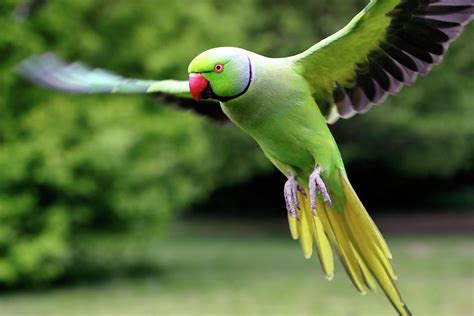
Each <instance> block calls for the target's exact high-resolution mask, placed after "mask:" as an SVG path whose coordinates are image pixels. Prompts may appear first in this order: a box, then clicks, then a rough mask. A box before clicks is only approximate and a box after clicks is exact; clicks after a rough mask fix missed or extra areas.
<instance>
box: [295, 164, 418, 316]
mask: <svg viewBox="0 0 474 316" xmlns="http://www.w3.org/2000/svg"><path fill="white" fill-rule="evenodd" d="M339 177H340V181H341V183H342V187H343V189H344V195H345V202H344V211H343V212H336V211H334V210H333V209H331V208H330V207H328V206H327V205H325V204H324V203H323V201H322V199H321V198H319V199H318V203H317V206H316V214H313V213H312V212H311V209H310V206H309V197H308V195H307V194H306V195H305V194H302V193H298V199H299V201H300V206H301V207H300V210H298V217H299V220H297V219H296V218H295V217H290V216H289V217H288V222H289V226H290V232H291V236H292V237H293V239H299V241H300V244H301V247H302V249H303V254H304V256H305V257H306V258H310V257H311V255H312V252H313V242H314V244H315V246H316V249H317V251H318V255H319V261H320V262H321V267H322V269H323V271H324V273H325V275H326V278H327V279H329V280H330V279H332V278H333V276H334V262H333V255H332V249H331V244H332V245H333V247H334V248H335V249H336V252H337V254H338V255H339V258H340V260H341V262H342V264H343V266H344V268H345V270H346V272H347V274H348V276H349V278H350V279H351V280H352V283H353V284H354V286H355V287H356V288H357V290H358V291H359V292H360V293H361V294H362V295H365V294H366V293H367V289H370V290H376V289H377V284H376V283H378V284H379V286H380V287H381V288H382V290H383V291H384V292H385V294H386V296H387V297H388V299H389V300H390V302H391V303H392V305H393V306H394V307H395V309H396V310H397V311H398V313H399V314H400V315H402V316H409V315H412V314H411V312H410V310H409V309H408V307H407V306H406V305H405V303H404V302H403V300H402V298H401V296H400V293H399V292H398V289H397V287H396V286H395V283H394V281H395V280H396V279H397V276H396V275H395V272H394V270H393V267H392V265H391V263H390V259H391V258H392V255H391V253H390V250H389V249H388V246H387V244H386V243H385V240H384V239H383V237H382V235H381V234H380V232H379V230H378V229H377V227H376V226H375V224H374V222H373V221H372V219H371V218H370V216H369V214H368V213H367V211H366V210H365V208H364V206H363V205H362V203H361V202H360V200H359V198H358V197H357V195H356V193H355V191H354V189H353V188H352V186H351V184H350V183H349V180H348V179H347V178H346V176H345V175H344V174H343V173H342V172H341V173H340V174H339Z"/></svg>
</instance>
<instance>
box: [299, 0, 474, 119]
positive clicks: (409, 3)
mask: <svg viewBox="0 0 474 316" xmlns="http://www.w3.org/2000/svg"><path fill="white" fill-rule="evenodd" d="M473 7H474V0H371V1H370V3H369V4H368V5H367V7H366V8H365V9H364V10H363V11H362V12H360V13H359V14H358V15H357V16H356V17H355V18H354V19H353V20H352V21H351V22H350V23H349V24H348V25H347V26H346V27H344V28H343V29H341V30H340V31H339V32H337V33H335V34H334V35H332V36H330V37H328V38H326V39H324V40H322V41H321V42H319V43H317V44H316V45H314V46H313V47H311V48H310V49H308V50H307V51H305V52H303V53H301V54H299V55H296V56H293V57H290V58H292V59H293V60H294V62H295V63H296V64H297V66H298V67H299V70H300V71H301V73H302V74H303V75H304V76H305V78H306V79H307V80H308V82H309V83H310V85H311V87H312V92H313V97H314V99H315V101H316V102H317V104H318V106H319V108H320V109H321V112H322V113H323V115H324V116H325V117H326V120H327V121H328V122H329V123H334V122H335V121H336V120H337V119H338V118H339V117H342V118H350V117H352V116H353V115H355V114H356V113H365V112H367V111H368V110H369V109H370V107H371V105H373V104H378V103H381V102H383V101H384V100H385V98H386V97H387V96H388V95H393V94H396V93H398V92H399V91H400V89H401V88H402V86H403V85H411V84H413V83H414V82H415V80H416V77H417V75H418V74H421V75H425V74H427V73H428V72H429V71H430V70H431V67H432V66H433V65H434V64H437V63H440V62H441V60H442V58H443V55H444V53H445V52H446V50H447V48H448V46H449V44H450V43H451V42H452V41H453V40H455V39H456V38H457V37H458V36H459V35H460V34H461V32H462V30H463V28H464V26H465V25H466V24H467V23H468V22H469V21H470V20H472V18H473V13H474V9H473Z"/></svg>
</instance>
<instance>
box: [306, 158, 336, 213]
mask: <svg viewBox="0 0 474 316" xmlns="http://www.w3.org/2000/svg"><path fill="white" fill-rule="evenodd" d="M308 188H309V204H310V206H311V211H312V212H313V214H315V212H316V193H317V192H319V193H321V195H322V196H323V200H324V202H326V204H327V205H328V206H331V205H332V202H331V197H330V196H329V192H328V190H327V188H326V185H325V184H324V181H323V179H322V178H321V167H320V166H316V168H314V171H313V173H312V174H311V175H310V176H309V185H308Z"/></svg>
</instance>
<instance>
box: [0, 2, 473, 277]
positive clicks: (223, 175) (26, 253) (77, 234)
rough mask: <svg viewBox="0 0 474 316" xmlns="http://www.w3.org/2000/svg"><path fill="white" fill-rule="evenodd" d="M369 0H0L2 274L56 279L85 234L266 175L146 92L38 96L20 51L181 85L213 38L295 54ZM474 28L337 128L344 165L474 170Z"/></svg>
mask: <svg viewBox="0 0 474 316" xmlns="http://www.w3.org/2000/svg"><path fill="white" fill-rule="evenodd" d="M28 4H31V5H30V6H28ZM362 4H363V3H362V1H356V0H354V1H343V0H337V1H326V0H319V1H315V0H299V1H291V2H288V1H283V0H281V1H269V0H244V1H234V2H229V1H219V0H208V1H199V2H197V1H191V0H186V1H185V0H183V1H171V2H170V1H146V0H141V1H134V2H133V3H131V2H128V1H106V0H103V1H94V0H71V1H52V0H50V1H47V0H32V1H20V0H6V1H5V0H4V1H2V2H1V3H0V28H1V30H2V31H1V36H0V283H1V284H3V285H4V286H15V285H31V284H42V283H45V282H49V281H51V280H55V279H57V278H59V277H61V276H63V275H65V274H66V273H67V272H68V271H70V270H71V268H72V267H74V265H75V264H76V263H77V262H82V261H83V260H82V261H81V260H80V259H81V258H83V257H84V256H85V257H87V255H86V253H87V243H85V242H84V240H89V237H90V236H92V235H94V236H95V235H97V234H99V235H100V234H108V235H126V234H128V235H137V234H138V235H140V236H143V234H145V235H146V234H149V233H158V232H160V231H162V230H163V228H164V227H165V226H166V223H167V222H168V221H169V220H170V219H171V218H172V217H174V216H176V214H177V212H178V211H180V210H185V209H186V208H187V207H189V205H191V204H192V203H193V202H195V201H199V200H202V199H205V198H206V197H207V196H209V194H210V193H211V192H212V191H213V190H215V189H216V188H217V187H219V186H223V185H229V184H232V183H234V182H237V181H243V180H245V179H247V178H249V177H250V176H251V175H252V174H254V173H256V172H262V171H264V170H270V165H269V163H268V162H266V161H265V159H264V158H263V156H262V154H261V153H260V151H259V150H258V148H257V146H256V145H255V144H254V143H253V142H252V141H251V140H250V139H249V138H248V137H246V136H245V135H243V134H242V133H241V132H239V131H238V130H236V129H230V128H222V129H220V128H219V127H216V126H212V125H211V124H209V123H207V122H206V121H204V120H202V119H200V118H197V117H195V116H194V115H192V114H190V113H181V112H178V111H175V110H173V109H166V108H162V107H160V105H159V104H158V103H157V102H155V101H154V100H151V99H149V98H144V97H140V96H113V97H112V96H82V97H78V96H69V95H60V94H57V93H51V92H47V91H43V90H41V89H38V88H36V87H32V86H31V85H30V84H28V83H26V82H24V81H23V80H21V79H20V78H18V77H17V76H15V75H14V73H13V68H14V66H15V65H16V64H17V63H18V62H19V61H20V60H21V59H22V58H25V57H27V56H28V55H30V54H32V53H42V52H44V51H54V52H56V53H58V54H59V55H60V56H62V57H64V58H67V59H70V60H75V59H79V60H84V61H85V62H87V63H88V64H91V65H98V66H99V65H100V66H101V67H104V68H108V69H112V70H115V71H117V72H119V73H122V74H124V75H128V76H134V77H143V78H177V79H183V78H185V76H186V67H187V63H188V62H189V61H190V60H191V59H192V57H194V55H196V54H197V53H199V52H201V51H203V50H205V49H208V48H211V47H215V46H240V47H244V48H247V49H250V50H254V51H256V52H258V53H262V54H266V55H271V56H285V55H289V54H295V53H298V52H299V51H301V50H303V49H305V48H307V47H309V46H311V45H312V44H313V43H314V42H315V41H316V40H318V39H321V38H323V37H324V36H325V35H327V34H330V33H332V32H334V31H335V30H337V29H338V28H339V27H340V26H341V25H343V24H344V23H345V22H346V21H347V20H348V18H350V17H351V16H352V15H353V14H354V12H356V10H357V9H359V8H361V6H362ZM25 8H30V11H29V12H28V11H27V10H25ZM27 13H28V14H27ZM473 31H474V30H472V29H471V30H468V31H467V32H466V34H465V35H464V37H463V38H462V39H461V40H460V41H459V42H457V43H456V44H454V45H453V46H454V47H453V49H452V51H451V52H450V54H448V56H447V62H446V63H444V64H443V65H442V66H439V67H437V68H435V70H434V71H433V76H430V77H429V78H426V79H423V80H420V82H419V83H418V84H417V88H416V89H405V91H403V92H402V93H401V95H400V96H399V97H397V98H395V99H393V100H390V101H389V102H388V104H387V105H385V106H384V107H381V108H380V109H377V110H374V111H372V112H371V113H369V114H367V115H365V116H363V117H359V118H356V119H353V120H351V121H347V122H340V123H339V124H337V125H336V127H335V132H336V136H337V137H338V139H339V140H341V143H342V149H343V152H344V156H345V157H346V158H347V160H348V161H364V162H366V163H374V162H377V163H381V164H383V165H384V166H386V167H387V168H391V169H394V170H401V171H403V172H405V173H406V174H408V175H412V176H414V177H418V176H426V175H433V174H435V175H445V176H449V175H453V174H456V173H459V172H460V171H463V170H472V169H473V161H474V159H473V156H474V154H473V153H474V145H473V143H472V141H470V140H472V137H473V136H474V135H473V134H474V125H473V124H471V122H470V119H471V118H472V114H473V113H472V111H473V108H472V102H471V100H472V99H473V98H474V95H473V94H474V92H473V91H474V89H472V80H470V78H472V75H473V74H472V69H474V67H473V66H474V65H473V58H472V53H470V51H469V49H468V45H469V43H470V42H472V40H473V34H474V32H473ZM469 85H471V86H470V87H469ZM469 88H471V89H469Z"/></svg>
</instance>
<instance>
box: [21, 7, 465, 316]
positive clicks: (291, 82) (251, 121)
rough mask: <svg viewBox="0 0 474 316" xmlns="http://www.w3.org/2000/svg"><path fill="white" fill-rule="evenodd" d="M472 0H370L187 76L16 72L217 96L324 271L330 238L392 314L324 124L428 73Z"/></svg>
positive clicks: (68, 68)
mask: <svg viewBox="0 0 474 316" xmlns="http://www.w3.org/2000/svg"><path fill="white" fill-rule="evenodd" d="M473 1H474V0H378V1H377V0H372V1H370V3H369V5H368V6H367V7H366V8H365V9H364V10H363V11H362V12H361V13H359V14H358V15H357V16H356V17H355V18H354V19H353V20H352V21H351V22H350V23H349V24H348V25H347V26H346V27H345V28H343V29H342V30H341V31H339V32H338V33H336V34H334V35H333V36H331V37H328V38H327V39H325V40H323V41H321V42H319V43H317V44H316V45H314V46H313V47H311V48H310V49H308V50H307V51H305V52H303V53H301V54H299V55H296V56H292V57H287V58H268V57H264V56H261V55H258V54H255V53H253V52H250V51H246V50H243V49H240V48H232V47H223V48H215V49H211V50H208V51H206V52H204V53H202V54H200V55H198V56H197V57H196V58H195V59H194V60H193V61H192V62H191V63H190V65H189V68H188V72H189V81H174V80H164V81H149V80H133V79H126V78H123V77H121V76H118V75H115V74H113V73H110V72H107V71H104V70H100V69H95V70H91V69H89V68H87V67H85V66H83V65H81V64H70V65H66V64H64V63H62V62H61V61H59V60H58V59H57V58H55V57H54V56H52V55H43V56H40V57H31V58H30V59H28V60H26V61H24V62H23V63H22V64H21V65H20V72H21V73H22V74H23V75H24V76H26V77H27V78H29V79H31V80H33V81H35V82H37V83H39V84H41V85H44V86H47V87H50V88H53V89H56V90H61V91H66V92H76V93H115V92H123V93H140V92H141V93H159V94H161V95H164V96H165V100H170V99H175V100H180V102H182V103H183V102H184V103H187V104H189V103H190V102H191V103H192V102H193V101H192V100H191V99H190V98H191V97H192V98H194V99H195V100H196V101H199V100H200V99H211V100H218V101H219V102H220V106H221V108H222V111H223V112H224V113H225V115H226V116H227V117H228V118H229V119H230V120H231V121H232V122H234V123H235V124H236V125H237V126H239V127H240V128H241V129H243V130H244V131H245V132H247V133H248V134H249V135H250V136H251V137H252V138H254V139H255V140H256V142H257V143H258V144H259V145H260V147H261V148H262V150H263V151H264V153H265V155H266V156H267V157H268V159H270V160H271V162H272V163H273V164H274V165H275V166H276V167H277V168H278V169H279V170H280V171H281V172H282V173H283V174H284V175H286V176H287V177H288V181H287V182H286V184H285V187H284V196H285V201H286V207H287V210H288V221H289V226H290V231H291V235H292V237H293V238H294V239H299V240H300V243H301V246H302V249H303V253H304V256H305V257H306V258H309V257H311V255H312V251H313V245H314V246H315V249H316V250H317V252H318V255H319V259H320V262H321V266H322V268H323V271H324V273H325V275H326V277H327V278H328V279H331V278H332V277H333V269H334V263H333V255H332V249H331V245H332V247H334V248H335V250H336V252H337V254H338V255H339V257H340V259H341V262H342V263H343V266H344V268H345V269H346V272H347V274H348V275H349V277H350V278H351V280H352V282H353V283H354V285H355V287H356V288H357V289H358V291H359V292H361V293H363V294H365V293H366V290H367V289H372V290H374V289H376V287H377V285H376V284H377V283H378V284H379V286H380V287H381V288H382V289H383V291H384V292H385V293H386V295H387V297H388V298H389V299H390V301H391V303H392V304H393V306H394V307H395V308H396V310H397V311H398V313H399V314H400V315H411V313H410V311H409V310H408V308H407V306H406V305H405V304H404V302H403V301H402V299H401V296H400V294H399V292H398V290H397V288H396V286H395V283H394V281H395V280H396V275H395V273H394V271H393V268H392V265H391V263H390V259H391V254H390V251H389V249H388V247H387V245H386V243H385V241H384V240H383V237H382V235H381V234H380V232H379V231H378V229H377V227H376V226H375V224H374V223H373V222H372V220H371V218H370V217H369V215H368V214H367V212H366V210H365V208H364V206H363V205H362V203H361V202H360V200H359V199H358V197H357V195H356V193H355V191H354V190H353V189H352V187H351V185H350V183H349V180H348V177H347V174H346V171H345V169H344V164H343V161H342V158H341V155H340V153H339V150H338V148H337V145H336V142H335V140H334V138H333V136H332V135H331V132H330V131H329V128H328V126H327V123H334V122H335V121H336V120H337V119H338V118H339V117H342V118H350V117H352V116H353V115H354V114H356V113H364V112H366V111H368V110H369V109H370V107H371V105H372V104H378V103H381V102H383V100H385V98H386V97H387V96H388V95H392V94H396V93H397V92H398V91H399V90H400V89H401V87H402V86H403V85H410V84H413V83H414V82H415V80H416V77H417V75H418V74H426V73H428V72H429V71H430V69H431V66H432V65H433V64H436V63H439V62H440V61H441V59H442V57H443V55H444V53H445V52H446V49H447V48H448V46H449V43H450V42H451V41H453V40H454V39H455V38H457V37H458V36H459V35H460V34H461V32H462V30H463V27H464V26H465V25H466V24H467V23H468V22H469V21H470V20H472V18H473V7H474V5H473ZM183 100H184V101H183ZM192 104H193V106H196V104H195V103H192ZM206 106H208V105H206ZM196 107H197V110H198V112H199V108H198V106H196Z"/></svg>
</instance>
